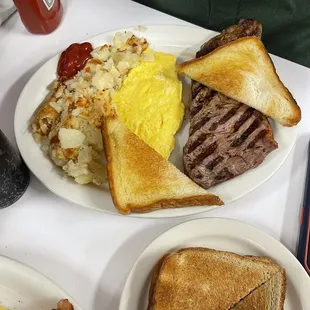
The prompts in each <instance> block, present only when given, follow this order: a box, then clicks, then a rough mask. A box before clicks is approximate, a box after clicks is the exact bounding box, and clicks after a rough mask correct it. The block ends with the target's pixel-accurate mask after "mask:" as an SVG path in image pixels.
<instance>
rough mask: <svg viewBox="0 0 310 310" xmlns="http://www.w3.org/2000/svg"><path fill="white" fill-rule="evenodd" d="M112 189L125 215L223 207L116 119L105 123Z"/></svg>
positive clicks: (117, 203) (109, 118)
mask: <svg viewBox="0 0 310 310" xmlns="http://www.w3.org/2000/svg"><path fill="white" fill-rule="evenodd" d="M102 131H103V137H104V145H105V153H106V158H107V162H108V164H107V170H108V180H109V187H110V191H111V195H112V199H113V202H114V205H115V206H116V208H117V209H118V211H119V212H120V213H122V214H129V213H131V212H149V211H153V210H156V209H164V208H179V207H185V206H201V205H222V204H223V202H222V200H221V199H220V198H219V197H217V196H215V195H213V194H211V193H210V192H208V191H206V190H204V189H203V188H201V187H200V186H198V185H197V184H195V183H194V182H193V181H191V180H190V179H189V178H188V177H187V176H186V175H185V174H183V173H182V172H181V171H180V170H178V169H177V168H176V167H175V166H174V165H173V164H171V163H170V162H169V161H168V160H167V159H165V158H163V157H162V156H161V155H160V154H158V153H157V152H156V151H155V150H154V149H153V148H151V147H150V146H149V145H147V144H146V143H145V142H144V141H142V140H141V139H140V138H139V137H137V136H136V135H135V134H134V133H132V132H131V131H129V130H128V129H127V128H126V127H125V126H124V125H123V124H122V123H121V122H120V121H119V120H118V119H117V118H116V117H107V118H105V120H104V122H103V130H102Z"/></svg>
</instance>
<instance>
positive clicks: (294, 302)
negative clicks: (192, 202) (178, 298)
mask: <svg viewBox="0 0 310 310" xmlns="http://www.w3.org/2000/svg"><path fill="white" fill-rule="evenodd" d="M197 246H198V247H208V248H213V249H216V250H223V251H230V252H234V253H238V254H241V255H257V256H268V257H270V258H272V259H274V260H275V261H277V263H278V264H279V265H281V266H282V267H284V268H285V269H286V275H287V291H286V299H285V306H284V309H285V310H307V309H310V299H309V292H310V280H309V276H308V274H307V273H306V271H305V270H304V269H303V267H302V266H301V265H300V263H299V262H298V260H297V259H296V258H295V257H294V256H293V254H292V253H291V252H290V251H289V250H287V249H286V248H285V247H284V246H283V245H282V244H281V243H280V242H278V241H277V240H275V239H273V238H272V237H270V236H269V235H267V234H266V233H264V232H262V231H261V230H259V229H257V228H255V227H253V226H251V225H248V224H245V223H242V222H238V221H235V220H230V219H223V218H205V219H199V220H193V221H189V222H186V223H183V224H180V225H178V226H175V227H173V228H171V229H169V230H168V231H166V232H164V233H163V234H162V235H161V236H159V237H158V238H157V239H155V240H154V241H153V242H152V243H151V244H150V245H149V246H148V247H147V248H146V249H145V250H144V251H143V253H142V254H141V255H140V257H139V258H138V260H137V262H136V263H135V265H134V266H133V268H132V270H131V272H130V274H129V276H128V278H127V281H126V284H125V287H124V290H123V294H122V297H121V301H120V306H119V310H132V309H135V310H145V309H147V298H148V291H149V284H150V279H151V273H152V269H153V267H154V266H155V264H156V263H157V262H158V260H159V259H160V258H161V257H162V256H163V255H164V254H165V253H167V252H170V251H176V250H178V249H181V248H185V247H197Z"/></svg>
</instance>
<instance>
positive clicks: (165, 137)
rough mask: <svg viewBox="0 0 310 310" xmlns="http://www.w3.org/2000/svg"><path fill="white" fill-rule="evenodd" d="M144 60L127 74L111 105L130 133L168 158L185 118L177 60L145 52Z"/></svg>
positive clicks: (172, 57) (168, 56) (173, 57)
mask: <svg viewBox="0 0 310 310" xmlns="http://www.w3.org/2000/svg"><path fill="white" fill-rule="evenodd" d="M144 58H145V61H143V60H142V61H141V63H140V64H139V65H138V66H137V67H135V68H133V69H132V70H131V71H130V72H129V74H128V76H127V77H126V79H125V80H124V81H123V84H122V86H121V88H120V89H119V90H118V91H117V92H116V93H115V95H114V96H113V97H112V102H113V103H115V104H116V107H117V113H118V115H119V118H120V120H121V121H122V122H123V123H124V124H125V125H126V126H127V127H128V128H129V130H131V131H132V132H134V133H135V134H136V135H137V136H139V137H140V138H141V139H142V140H144V141H145V142H146V143H147V144H149V145H150V146H151V147H153V148H154V149H155V150H156V151H157V152H158V153H160V154H161V155H162V156H163V157H165V158H168V157H169V155H170V153H171V151H172V150H173V148H174V134H175V133H176V132H177V130H178V129H179V127H180V125H181V123H182V120H183V116H184V105H183V103H182V102H181V97H182V84H181V82H180V81H179V80H178V77H177V73H176V70H175V64H176V57H175V56H173V55H169V54H164V53H159V52H153V51H151V50H146V51H145V52H144Z"/></svg>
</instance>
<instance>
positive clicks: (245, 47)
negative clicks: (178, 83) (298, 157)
mask: <svg viewBox="0 0 310 310" xmlns="http://www.w3.org/2000/svg"><path fill="white" fill-rule="evenodd" d="M177 70H178V72H179V73H180V74H184V75H186V76H188V77H189V78H191V79H192V80H195V81H198V82H200V83H201V84H204V85H206V86H208V87H210V88H212V89H215V90H216V91H218V92H220V93H222V94H224V95H226V96H228V97H230V98H233V99H235V100H238V101H240V102H242V103H244V104H247V105H248V106H250V107H252V108H254V109H256V110H258V111H260V112H262V113H263V114H265V115H267V116H269V117H270V118H272V119H274V120H275V121H277V122H279V123H280V124H282V125H284V126H294V125H296V124H297V123H298V122H299V121H300V119H301V111H300V108H299V106H298V105H297V103H296V101H295V99H294V98H293V96H292V95H291V93H290V92H289V90H288V89H287V88H286V87H285V86H284V85H283V83H282V82H281V80H280V79H279V76H278V75H277V73H276V69H275V67H274V65H273V62H272V60H271V58H270V56H269V54H268V52H267V51H266V49H265V47H264V44H263V43H262V41H261V40H260V39H258V38H257V37H244V38H241V39H238V40H235V41H233V42H231V43H228V44H226V45H224V46H222V47H219V48H217V49H215V50H214V51H213V52H211V53H209V54H207V55H205V56H203V57H200V58H197V59H194V60H191V61H187V62H185V63H182V64H181V65H180V66H179V67H178V69H177Z"/></svg>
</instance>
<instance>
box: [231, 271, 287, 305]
mask: <svg viewBox="0 0 310 310" xmlns="http://www.w3.org/2000/svg"><path fill="white" fill-rule="evenodd" d="M285 295H286V274H285V269H282V270H281V271H279V272H278V273H276V274H275V275H274V276H273V277H271V278H270V279H269V280H267V281H266V282H265V283H263V284H262V285H260V286H259V287H258V288H256V289H255V290H254V291H252V292H251V293H250V294H249V295H247V296H246V297H244V298H243V299H242V300H240V301H239V302H238V303H237V304H236V305H235V306H234V307H232V308H231V309H230V310H255V309H259V310H283V309H284V301H285Z"/></svg>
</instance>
